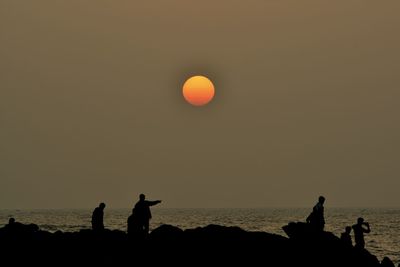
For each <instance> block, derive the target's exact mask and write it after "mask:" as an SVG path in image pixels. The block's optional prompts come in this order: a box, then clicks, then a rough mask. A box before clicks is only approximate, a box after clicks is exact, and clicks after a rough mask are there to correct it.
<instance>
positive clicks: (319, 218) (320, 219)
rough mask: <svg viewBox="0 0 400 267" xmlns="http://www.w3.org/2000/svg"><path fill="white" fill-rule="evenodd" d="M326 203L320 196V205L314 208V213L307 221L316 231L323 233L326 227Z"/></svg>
mask: <svg viewBox="0 0 400 267" xmlns="http://www.w3.org/2000/svg"><path fill="white" fill-rule="evenodd" d="M324 203H325V198H324V197H323V196H320V197H319V198H318V203H317V204H316V205H315V206H314V207H313V210H312V212H311V213H310V215H308V217H307V219H306V221H307V223H309V224H310V225H311V227H312V228H313V229H314V230H317V231H323V230H324V226H325V219H324Z"/></svg>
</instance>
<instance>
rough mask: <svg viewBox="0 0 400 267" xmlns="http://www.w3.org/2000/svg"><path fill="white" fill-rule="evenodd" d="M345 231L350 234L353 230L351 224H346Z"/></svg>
mask: <svg viewBox="0 0 400 267" xmlns="http://www.w3.org/2000/svg"><path fill="white" fill-rule="evenodd" d="M345 231H346V233H347V234H350V232H351V227H350V226H346V228H345Z"/></svg>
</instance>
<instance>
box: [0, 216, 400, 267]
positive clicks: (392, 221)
mask: <svg viewBox="0 0 400 267" xmlns="http://www.w3.org/2000/svg"><path fill="white" fill-rule="evenodd" d="M130 212H131V210H130V209H109V208H106V209H105V214H104V224H105V227H106V228H108V229H112V230H113V229H118V230H122V231H126V222H127V218H128V216H129V215H130ZM309 213H310V209H305V208H277V209H274V208H258V209H241V208H240V209H239V208H234V209H228V208H221V209H217V208H215V209H209V208H204V209H199V208H196V209H182V208H176V209H175V208H153V209H152V214H153V218H152V220H151V226H150V230H151V229H155V228H157V227H158V226H160V225H162V224H170V225H174V226H177V227H179V228H181V229H188V228H196V227H202V226H207V225H209V224H218V225H224V226H238V227H240V228H242V229H244V230H247V231H265V232H269V233H274V234H279V235H282V236H286V234H285V233H284V231H283V230H282V226H284V225H286V224H287V223H289V222H298V221H305V218H306V217H307V215H308V214H309ZM91 215H92V210H89V209H59V210H41V209H37V210H36V209H35V210H0V227H3V226H4V225H5V224H7V223H8V219H9V218H10V217H14V218H15V219H16V221H18V222H21V223H35V224H37V225H38V226H39V227H40V229H41V230H46V231H50V232H55V231H57V230H61V231H64V232H73V231H79V230H80V229H88V228H90V227H91V224H90V221H91ZM358 217H363V218H364V219H365V221H367V222H369V224H370V226H371V233H369V234H366V235H365V241H366V248H367V249H368V250H369V251H370V252H371V253H372V254H374V255H376V256H377V257H378V259H379V260H382V258H383V257H385V256H388V257H389V258H390V259H392V261H393V262H395V263H396V266H397V264H399V263H400V208H399V209H394V208H392V209H382V208H379V209H378V208H376V209H373V208H372V209H371V208H351V209H350V208H348V209H347V208H346V209H345V208H329V209H326V210H325V220H326V225H325V230H326V231H331V232H333V233H334V234H335V235H337V236H340V234H341V233H342V232H343V231H344V228H345V227H346V226H351V225H352V224H355V223H356V221H357V218H358Z"/></svg>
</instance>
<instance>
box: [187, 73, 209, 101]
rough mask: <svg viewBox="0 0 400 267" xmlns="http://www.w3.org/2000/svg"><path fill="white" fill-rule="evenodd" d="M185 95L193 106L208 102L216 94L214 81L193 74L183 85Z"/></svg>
mask: <svg viewBox="0 0 400 267" xmlns="http://www.w3.org/2000/svg"><path fill="white" fill-rule="evenodd" d="M182 93H183V97H184V98H185V99H186V101H187V102H189V103H190V104H192V105H193V106H203V105H206V104H208V103H209V102H210V101H211V100H212V99H213V98H214V94H215V88H214V85H213V83H212V82H211V81H210V80H209V79H208V78H207V77H204V76H193V77H191V78H189V79H188V80H187V81H186V82H185V84H184V85H183V90H182Z"/></svg>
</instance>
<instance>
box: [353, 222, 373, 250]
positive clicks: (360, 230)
mask: <svg viewBox="0 0 400 267" xmlns="http://www.w3.org/2000/svg"><path fill="white" fill-rule="evenodd" d="M363 226H366V227H367V228H364V227H363ZM353 232H354V242H355V246H354V247H356V248H364V247H365V241H364V233H369V232H371V229H370V228H369V223H367V222H364V218H358V219H357V224H355V225H353Z"/></svg>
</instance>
